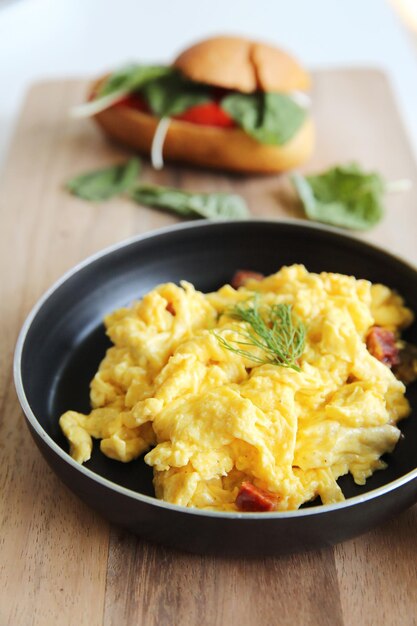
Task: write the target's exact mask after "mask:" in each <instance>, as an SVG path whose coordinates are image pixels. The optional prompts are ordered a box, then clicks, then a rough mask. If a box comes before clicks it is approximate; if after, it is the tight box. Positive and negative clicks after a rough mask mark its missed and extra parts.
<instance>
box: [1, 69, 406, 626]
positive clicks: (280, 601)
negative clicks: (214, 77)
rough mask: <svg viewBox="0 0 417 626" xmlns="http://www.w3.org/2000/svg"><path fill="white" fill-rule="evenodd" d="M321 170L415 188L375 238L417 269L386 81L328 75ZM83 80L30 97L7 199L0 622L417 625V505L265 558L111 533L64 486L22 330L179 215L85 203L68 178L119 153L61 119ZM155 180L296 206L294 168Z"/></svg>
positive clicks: (320, 98)
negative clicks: (45, 301) (37, 439)
mask: <svg viewBox="0 0 417 626" xmlns="http://www.w3.org/2000/svg"><path fill="white" fill-rule="evenodd" d="M315 78H316V80H315V93H314V112H315V117H316V121H317V127H318V144H317V151H316V156H315V157H314V159H313V160H312V161H311V163H310V164H309V165H308V169H309V170H311V171H314V170H319V169H322V168H323V167H325V166H327V165H330V164H331V163H334V162H344V161H348V160H352V159H357V160H359V161H360V162H361V163H363V164H364V165H365V166H367V167H371V168H376V169H378V170H380V171H381V172H383V173H384V174H386V175H387V176H388V178H390V179H397V178H411V179H412V180H413V181H414V183H415V186H414V189H413V190H412V191H411V192H410V193H409V194H405V195H403V196H393V197H391V198H389V199H388V201H387V215H386V217H385V219H384V221H383V222H382V224H381V225H379V226H378V227H377V228H375V229H374V230H373V231H372V232H371V233H370V234H367V235H366V236H365V237H366V238H367V239H369V240H371V241H374V242H377V243H379V244H382V245H383V246H384V247H386V248H388V249H389V250H391V251H394V252H397V253H400V254H401V255H402V256H404V257H406V258H407V259H408V260H410V261H412V262H414V263H417V245H416V234H417V202H416V200H417V192H416V189H417V175H416V168H415V165H414V163H413V160H412V157H411V154H410V150H409V148H408V143H407V138H406V135H405V133H404V130H403V128H402V125H401V122H400V120H399V117H398V113H397V111H396V108H395V104H394V102H393V98H392V94H391V92H390V90H389V86H388V85H387V83H386V80H385V78H384V76H383V75H381V74H380V73H378V72H376V71H372V70H360V71H359V70H343V71H340V72H336V71H325V72H319V73H317V75H316V77H315ZM85 87H86V85H85V82H82V81H77V80H73V81H65V82H50V83H44V84H39V85H36V86H35V87H34V88H33V89H32V90H31V92H30V93H29V95H28V98H27V100H26V104H25V106H24V109H23V112H22V115H21V120H20V124H19V126H18V129H17V131H16V134H15V138H14V142H13V145H12V148H11V151H10V154H9V160H8V163H7V166H6V168H5V171H4V173H3V178H2V185H1V196H0V224H1V229H0V237H1V241H0V261H1V263H0V267H1V272H2V277H1V281H0V308H1V325H0V417H1V422H0V454H1V467H2V471H1V474H0V485H1V494H2V497H1V500H0V546H1V548H0V555H1V558H0V626H3V625H6V624H7V625H12V626H20V625H24V626H26V625H31V624H36V625H39V626H49V625H61V624H69V625H73V624H77V626H79V625H84V624H86V625H87V624H88V625H89V626H96V625H101V624H105V625H106V626H109V625H114V626H120V625H121V626H123V625H125V624H129V625H130V624H135V625H136V624H138V625H139V624H140V625H145V626H148V625H165V624H166V625H167V626H171V625H175V626H176V625H181V626H182V625H188V624H189V625H195V624H198V625H201V626H204V625H210V626H211V625H216V626H217V625H218V626H221V625H223V624H239V626H246V625H251V624H257V623H260V624H280V625H287V624H288V625H291V626H297V625H302V626H304V625H318V626H319V625H320V626H321V625H329V626H339V625H343V626H358V625H362V624H364V625H369V626H373V625H374V624H381V625H387V624H398V625H401V626H408V625H411V624H417V536H416V531H417V506H414V507H413V508H412V509H409V510H408V511H405V512H404V513H402V514H401V515H399V516H398V517H396V518H395V519H392V520H391V521H389V522H388V523H386V524H384V525H383V526H381V527H379V528H376V529H375V530H374V531H372V532H370V533H368V534H366V535H364V536H362V537H359V538H357V539H354V540H352V541H348V542H346V543H344V544H340V545H337V546H335V547H334V548H326V549H324V550H321V551H319V552H311V553H307V554H298V555H293V556H286V557H282V558H265V559H259V560H248V559H244V558H242V559H226V558H213V557H205V556H198V555H189V554H183V553H179V552H177V551H175V550H172V549H167V548H163V547H156V546H153V545H150V544H148V543H146V542H145V541H142V540H141V539H140V538H138V537H135V536H133V535H131V534H129V533H127V532H124V531H121V530H119V529H117V528H113V527H110V526H109V524H108V523H107V522H106V521H105V520H103V519H101V518H100V517H98V515H96V514H95V513H94V512H93V511H91V510H90V509H89V508H88V507H87V506H85V505H84V504H82V503H81V502H80V501H79V500H78V499H77V498H76V497H75V496H73V495H72V493H70V492H69V491H68V490H67V489H66V488H65V487H63V485H62V484H61V483H60V482H59V481H58V479H57V478H56V477H55V476H54V474H53V473H52V472H51V471H50V469H49V467H48V466H47V465H46V463H45V461H44V460H43V459H42V457H41V455H40V454H39V452H38V450H37V449H36V448H35V446H34V444H33V441H32V439H31V437H30V435H29V432H28V430H27V428H26V426H25V424H24V419H23V415H22V412H21V409H20V407H19V405H18V402H17V399H16V395H15V391H14V387H13V379H12V358H13V350H14V346H15V342H16V337H17V334H18V331H19V328H20V326H21V324H22V322H23V320H24V318H25V316H26V315H27V313H28V312H29V310H30V308H31V307H32V305H33V304H34V303H35V301H36V300H37V298H38V297H39V296H40V295H41V294H42V292H43V291H44V290H45V289H46V288H47V287H48V286H49V285H51V283H52V282H53V281H54V280H55V279H56V278H58V277H59V276H60V275H61V274H62V273H63V272H64V271H65V270H67V269H69V268H70V267H71V266H72V265H74V264H75V263H77V262H78V261H80V260H81V259H83V258H85V257H86V256H87V255H89V254H91V253H93V252H94V251H96V250H98V249H100V248H102V247H104V246H106V245H108V244H111V243H114V242H116V241H120V240H122V239H123V238H125V237H128V236H130V235H132V234H136V233H139V232H143V231H146V230H149V229H153V228H156V227H159V226H162V225H166V224H169V223H174V222H175V221H176V218H175V217H172V216H169V215H167V214H166V213H162V212H157V211H154V210H150V209H147V208H140V207H137V206H134V205H133V204H131V203H130V202H129V201H127V200H115V201H110V202H108V203H103V204H101V205H94V204H88V203H85V202H83V201H81V200H78V199H76V198H74V197H71V196H70V195H68V194H67V193H66V192H65V191H64V190H63V188H62V185H63V183H64V181H65V180H66V179H68V178H69V177H71V176H72V175H74V174H76V173H78V172H83V171H85V170H88V169H89V168H95V167H99V166H101V165H104V164H107V163H113V162H114V161H115V160H116V159H120V158H123V157H125V155H126V153H125V152H123V150H121V149H120V148H117V147H115V146H112V145H110V144H108V143H106V142H105V141H104V140H103V139H102V138H101V136H100V135H99V133H98V132H97V131H96V129H95V128H94V127H93V126H92V124H90V123H89V122H88V121H83V122H79V121H74V120H70V119H69V118H68V116H67V111H68V108H69V106H70V105H71V104H74V103H77V102H79V101H81V100H82V99H83V97H84V93H85ZM145 177H146V178H147V179H148V180H150V181H157V182H160V183H168V184H174V185H177V186H184V187H187V188H193V189H201V190H205V189H207V190H210V189H224V190H227V189H232V188H233V189H235V190H236V191H238V192H239V193H241V194H243V195H244V196H245V197H246V198H247V200H248V202H249V205H250V207H251V210H252V212H253V214H254V215H259V216H265V217H271V218H279V217H280V216H286V217H288V216H291V217H297V218H301V214H300V212H299V210H298V209H297V208H294V204H293V202H292V201H291V199H292V195H291V193H292V192H291V189H290V186H289V184H288V181H287V179H286V178H285V177H277V176H272V177H268V178H260V177H256V178H239V177H227V176H225V175H222V174H210V173H208V172H203V171H193V170H191V169H186V168H179V167H176V168H166V169H165V170H164V171H162V172H159V173H156V172H152V171H151V170H150V168H149V167H148V166H147V167H146V168H145ZM39 367H42V364H41V363H39Z"/></svg>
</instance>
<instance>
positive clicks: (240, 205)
mask: <svg viewBox="0 0 417 626" xmlns="http://www.w3.org/2000/svg"><path fill="white" fill-rule="evenodd" d="M131 197H132V198H133V200H135V201H136V202H138V203H139V204H144V205H146V206H151V207H156V208H160V209H166V210H168V211H173V212H174V213H177V214H178V215H183V216H184V217H205V218H207V219H210V220H214V219H223V220H235V219H236V220H238V219H246V218H247V217H248V215H249V211H248V208H247V206H246V202H245V201H244V199H243V198H242V197H241V196H238V195H236V194H233V193H220V192H214V193H193V192H190V191H183V190H182V189H173V188H171V187H162V186H157V185H138V186H136V187H135V188H134V189H133V191H132V192H131Z"/></svg>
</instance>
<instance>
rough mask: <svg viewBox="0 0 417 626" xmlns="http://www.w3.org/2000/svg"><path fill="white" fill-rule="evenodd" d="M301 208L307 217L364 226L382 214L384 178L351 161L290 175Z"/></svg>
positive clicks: (320, 220)
mask: <svg viewBox="0 0 417 626" xmlns="http://www.w3.org/2000/svg"><path fill="white" fill-rule="evenodd" d="M292 182H293V184H294V186H295V188H296V190H297V192H298V195H299V196H300V199H301V202H302V204H303V207H304V210H305V212H306V214H307V217H309V218H310V219H311V220H317V221H319V222H324V223H326V224H332V225H334V226H340V227H342V228H350V229H352V230H367V229H368V228H371V227H372V226H374V225H375V224H377V223H378V222H379V221H380V220H381V219H382V217H383V215H384V205H383V195H384V192H385V191H386V190H387V186H386V184H385V181H384V179H383V178H382V177H381V176H380V175H379V174H377V173H376V172H369V173H367V172H365V171H364V170H362V169H361V168H360V167H359V165H357V164H356V163H352V164H349V165H340V166H337V167H334V168H331V169H329V170H327V171H326V172H323V173H322V174H318V175H315V176H301V175H300V174H293V175H292Z"/></svg>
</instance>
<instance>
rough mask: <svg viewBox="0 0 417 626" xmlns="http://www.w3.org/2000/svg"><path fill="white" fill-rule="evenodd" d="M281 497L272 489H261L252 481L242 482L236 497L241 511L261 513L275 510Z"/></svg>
mask: <svg viewBox="0 0 417 626" xmlns="http://www.w3.org/2000/svg"><path fill="white" fill-rule="evenodd" d="M278 501H279V497H278V496H277V495H275V494H274V493H271V492H270V491H265V490H264V489H259V487H255V485H252V483H249V482H244V483H242V485H241V487H240V489H239V493H238V494H237V497H236V506H237V508H238V509H239V511H246V512H247V513H249V512H252V513H259V512H263V511H275V509H276V508H277V504H278Z"/></svg>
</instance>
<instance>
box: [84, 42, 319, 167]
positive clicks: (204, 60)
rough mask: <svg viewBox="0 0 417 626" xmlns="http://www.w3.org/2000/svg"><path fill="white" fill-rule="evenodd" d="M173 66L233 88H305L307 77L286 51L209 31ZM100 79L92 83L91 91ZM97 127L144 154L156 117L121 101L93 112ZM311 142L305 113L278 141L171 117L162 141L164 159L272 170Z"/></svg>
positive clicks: (297, 159)
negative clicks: (294, 130)
mask: <svg viewBox="0 0 417 626" xmlns="http://www.w3.org/2000/svg"><path fill="white" fill-rule="evenodd" d="M173 65H174V67H176V68H178V69H179V70H180V71H181V72H182V73H183V74H184V75H186V76H187V77H188V78H190V79H191V80H194V81H196V82H204V83H208V84H210V85H213V86H217V87H223V88H227V89H235V90H238V91H241V92H245V93H251V92H253V91H256V90H259V89H260V90H263V91H270V92H271V91H272V92H281V93H282V92H291V91H301V90H306V89H308V87H309V86H310V78H309V76H308V74H307V73H306V72H305V71H304V70H303V69H302V67H301V66H300V65H299V64H298V63H297V62H296V61H295V60H294V59H293V58H292V57H291V56H289V55H288V54H287V53H285V52H283V51H281V50H279V49H278V48H274V47H272V46H268V45H265V44H262V43H256V42H252V41H249V40H247V39H242V38H240V37H215V38H212V39H207V40H205V41H202V42H200V43H197V44H195V45H194V46H192V47H191V48H188V49H187V50H185V51H184V52H183V53H182V54H180V55H179V57H178V58H177V59H176V60H175V61H174V64H173ZM102 80H104V79H101V80H100V81H97V82H96V83H95V84H94V85H93V86H92V93H96V92H97V89H98V88H99V86H100V84H101V82H102ZM95 119H96V121H97V123H98V124H99V125H100V126H101V128H102V129H103V131H104V132H105V133H106V134H107V135H109V136H110V137H112V138H113V139H116V140H117V141H119V142H121V143H123V144H125V145H127V146H129V147H131V148H134V149H135V150H137V151H139V152H141V153H143V154H146V155H149V154H150V151H151V146H152V141H153V138H154V135H155V131H156V128H157V126H158V123H159V119H158V118H157V117H155V116H153V115H151V114H149V113H144V112H142V111H139V110H137V109H135V108H133V107H129V106H127V105H118V106H114V107H111V108H109V109H107V110H105V111H102V112H101V113H98V114H97V115H95ZM313 146H314V127H313V123H312V121H311V119H310V117H309V116H307V117H306V120H305V121H304V123H303V125H302V126H301V127H300V129H299V130H298V131H297V133H296V134H295V135H294V136H293V137H292V138H291V139H290V140H289V141H288V142H287V143H285V144H283V145H281V146H277V145H267V144H262V143H260V142H258V141H256V140H255V139H253V138H252V137H250V136H249V135H248V134H247V133H245V132H244V131H243V130H241V129H240V128H220V127H217V126H204V125H200V124H193V123H191V122H186V121H180V120H175V119H173V120H171V122H170V125H169V128H168V132H167V134H166V137H165V142H164V145H163V156H164V159H166V160H172V161H179V162H182V163H189V164H191V165H198V166H201V167H208V168H213V169H220V170H231V171H235V172H247V173H260V174H267V173H275V172H282V171H285V170H289V169H292V168H294V167H297V166H298V165H300V164H301V163H303V162H304V161H306V160H307V159H308V158H309V157H310V155H311V153H312V151H313Z"/></svg>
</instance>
